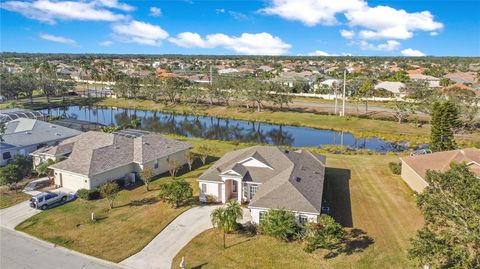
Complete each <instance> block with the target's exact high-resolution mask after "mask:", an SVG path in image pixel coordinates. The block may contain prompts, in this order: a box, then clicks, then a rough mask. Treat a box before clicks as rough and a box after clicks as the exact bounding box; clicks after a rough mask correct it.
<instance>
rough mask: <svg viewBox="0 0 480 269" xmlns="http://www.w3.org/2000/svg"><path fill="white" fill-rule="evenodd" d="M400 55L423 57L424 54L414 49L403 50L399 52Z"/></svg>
mask: <svg viewBox="0 0 480 269" xmlns="http://www.w3.org/2000/svg"><path fill="white" fill-rule="evenodd" d="M401 53H402V54H403V55H404V56H412V57H421V56H425V55H426V54H425V53H423V52H421V51H419V50H414V49H410V48H408V49H404V50H402V51H401Z"/></svg>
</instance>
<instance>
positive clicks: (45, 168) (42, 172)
mask: <svg viewBox="0 0 480 269" xmlns="http://www.w3.org/2000/svg"><path fill="white" fill-rule="evenodd" d="M53 164H55V161H54V160H52V159H48V160H47V161H45V162H42V163H40V164H39V165H37V167H36V168H35V169H36V170H37V173H38V175H39V176H46V177H48V179H49V180H52V176H53V170H52V169H50V168H49V166H50V165H53Z"/></svg>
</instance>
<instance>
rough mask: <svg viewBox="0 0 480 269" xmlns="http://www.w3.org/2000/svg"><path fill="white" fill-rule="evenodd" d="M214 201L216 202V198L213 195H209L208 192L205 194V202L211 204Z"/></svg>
mask: <svg viewBox="0 0 480 269" xmlns="http://www.w3.org/2000/svg"><path fill="white" fill-rule="evenodd" d="M216 202H217V199H215V196H213V195H210V194H207V195H205V203H207V204H213V203H216Z"/></svg>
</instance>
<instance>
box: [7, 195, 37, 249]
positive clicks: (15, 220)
mask: <svg viewBox="0 0 480 269" xmlns="http://www.w3.org/2000/svg"><path fill="white" fill-rule="evenodd" d="M40 212H41V211H40V210H37V209H34V208H31V207H30V204H29V202H28V201H26V202H21V203H19V204H16V205H14V206H11V207H8V208H5V209H1V210H0V226H1V227H4V228H7V229H11V230H13V229H14V228H15V226H17V225H18V224H20V223H21V222H22V221H24V220H26V219H28V218H30V217H32V216H33V215H35V214H38V213H40ZM2 242H3V239H2Z"/></svg>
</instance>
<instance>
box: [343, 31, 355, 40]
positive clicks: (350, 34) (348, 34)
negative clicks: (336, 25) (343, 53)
mask: <svg viewBox="0 0 480 269" xmlns="http://www.w3.org/2000/svg"><path fill="white" fill-rule="evenodd" d="M340 35H341V36H343V37H344V38H346V39H352V38H353V37H354V36H355V31H349V30H345V29H342V30H340Z"/></svg>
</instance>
